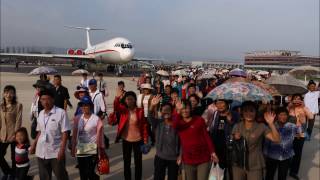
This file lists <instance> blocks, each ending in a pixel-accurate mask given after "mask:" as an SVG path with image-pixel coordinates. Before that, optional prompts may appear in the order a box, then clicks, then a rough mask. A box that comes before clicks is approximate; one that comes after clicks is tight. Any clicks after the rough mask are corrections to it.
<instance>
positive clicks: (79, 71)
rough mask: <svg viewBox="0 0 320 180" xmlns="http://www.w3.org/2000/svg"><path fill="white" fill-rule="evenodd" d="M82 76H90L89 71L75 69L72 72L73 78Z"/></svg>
mask: <svg viewBox="0 0 320 180" xmlns="http://www.w3.org/2000/svg"><path fill="white" fill-rule="evenodd" d="M82 74H87V75H88V74H90V73H89V71H87V70H85V69H77V70H75V71H73V72H72V75H74V76H80V75H82Z"/></svg>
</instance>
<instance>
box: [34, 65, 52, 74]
mask: <svg viewBox="0 0 320 180" xmlns="http://www.w3.org/2000/svg"><path fill="white" fill-rule="evenodd" d="M57 72H58V71H57V70H56V69H54V68H52V67H46V66H41V67H38V68H35V69H33V70H32V71H31V72H30V73H29V75H40V74H55V73H57Z"/></svg>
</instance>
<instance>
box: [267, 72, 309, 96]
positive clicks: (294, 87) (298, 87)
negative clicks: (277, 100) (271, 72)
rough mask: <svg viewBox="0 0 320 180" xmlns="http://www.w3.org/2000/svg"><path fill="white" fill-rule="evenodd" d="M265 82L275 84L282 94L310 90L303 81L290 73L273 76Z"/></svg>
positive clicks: (300, 92)
mask: <svg viewBox="0 0 320 180" xmlns="http://www.w3.org/2000/svg"><path fill="white" fill-rule="evenodd" d="M265 82H266V83H268V84H270V85H272V86H274V87H275V88H276V89H277V90H278V92H279V93H280V94H282V95H292V94H296V93H299V94H305V93H306V92H308V90H307V89H306V87H305V85H304V84H303V83H302V82H300V81H299V80H298V79H296V78H294V77H292V76H290V75H289V74H284V75H280V76H271V77H270V78H269V79H267V80H266V81H265Z"/></svg>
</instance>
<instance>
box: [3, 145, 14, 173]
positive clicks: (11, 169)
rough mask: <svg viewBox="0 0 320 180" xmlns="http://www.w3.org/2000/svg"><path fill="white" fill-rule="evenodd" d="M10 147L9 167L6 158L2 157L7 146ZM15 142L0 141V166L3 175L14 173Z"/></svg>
mask: <svg viewBox="0 0 320 180" xmlns="http://www.w3.org/2000/svg"><path fill="white" fill-rule="evenodd" d="M9 145H10V147H11V168H10V167H9V165H8V163H7V161H6V159H5V158H4V157H5V155H6V153H7V149H8V147H9ZM15 162H16V161H15V143H1V142H0V167H1V169H2V172H3V173H4V175H9V174H11V175H14V173H15V168H16V163H15Z"/></svg>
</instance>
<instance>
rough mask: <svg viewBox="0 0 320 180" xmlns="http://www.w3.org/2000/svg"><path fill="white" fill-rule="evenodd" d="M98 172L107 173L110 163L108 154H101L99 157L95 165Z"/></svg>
mask: <svg viewBox="0 0 320 180" xmlns="http://www.w3.org/2000/svg"><path fill="white" fill-rule="evenodd" d="M97 169H98V173H99V174H100V175H101V174H109V173H110V164H109V158H108V156H103V157H101V158H99V160H98V165H97Z"/></svg>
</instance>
